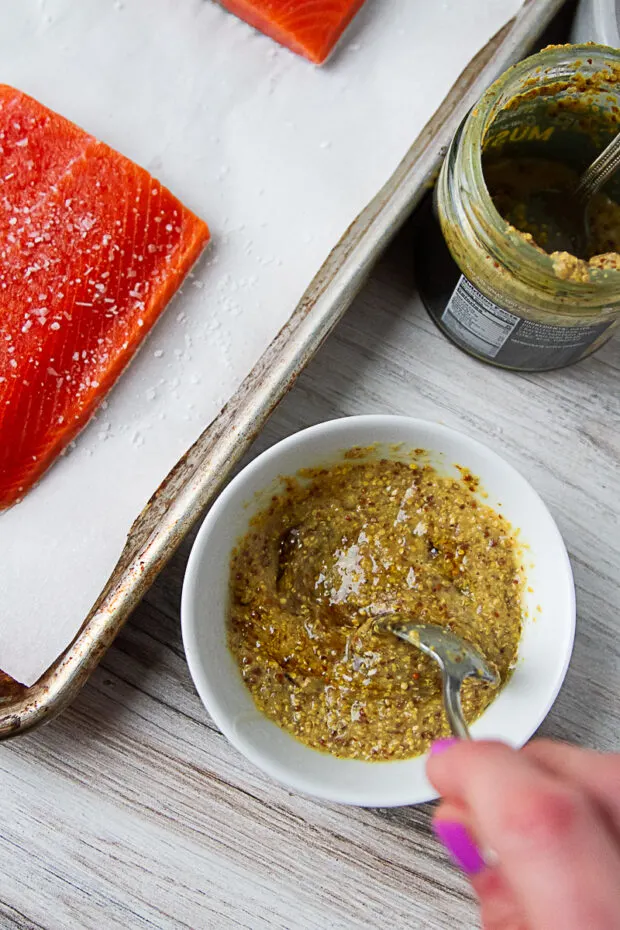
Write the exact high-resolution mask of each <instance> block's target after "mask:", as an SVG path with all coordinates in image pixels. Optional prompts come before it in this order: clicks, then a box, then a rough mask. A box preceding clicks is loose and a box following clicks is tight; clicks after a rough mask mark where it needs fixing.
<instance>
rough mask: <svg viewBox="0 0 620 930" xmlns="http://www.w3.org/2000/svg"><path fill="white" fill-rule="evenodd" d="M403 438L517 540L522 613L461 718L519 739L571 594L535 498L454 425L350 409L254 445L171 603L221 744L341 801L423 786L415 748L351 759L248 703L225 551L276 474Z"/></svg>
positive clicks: (529, 723)
mask: <svg viewBox="0 0 620 930" xmlns="http://www.w3.org/2000/svg"><path fill="white" fill-rule="evenodd" d="M375 443H379V444H380V445H384V446H386V447H389V446H392V445H393V444H394V443H403V444H404V446H405V448H409V449H417V448H423V449H425V450H427V451H428V452H429V453H430V460H431V462H432V464H434V465H435V467H436V468H439V469H440V470H441V471H442V472H444V473H446V474H454V475H455V476H457V475H458V472H457V471H456V470H455V468H454V465H455V464H458V465H462V466H464V467H466V468H468V469H469V470H470V471H471V472H472V474H474V475H477V476H479V477H480V479H481V482H482V489H483V490H484V491H486V493H487V494H488V498H487V499H486V502H487V503H489V504H490V505H491V506H492V507H494V508H495V509H496V510H498V511H499V512H501V513H503V514H504V516H505V517H506V518H507V520H508V521H509V522H510V523H511V524H512V526H513V528H514V529H515V530H516V529H520V531H521V536H520V538H521V541H522V542H523V543H526V544H527V546H528V547H529V548H528V549H527V550H526V551H527V557H526V559H525V567H526V574H527V585H528V587H529V588H530V589H531V591H529V592H528V593H527V594H526V595H525V597H526V609H527V614H528V619H527V620H526V622H525V625H524V631H523V636H522V639H521V643H520V647H519V660H518V663H517V667H516V669H515V671H514V674H513V675H512V678H511V679H510V681H509V682H508V684H507V685H506V687H505V688H504V689H503V690H502V691H501V693H500V694H499V696H498V697H497V698H496V700H495V701H494V702H493V703H492V704H491V706H490V707H489V708H488V709H487V710H486V711H485V713H484V714H483V715H482V717H481V718H480V719H479V720H478V721H476V723H475V724H474V725H473V727H472V734H473V736H474V737H476V738H488V739H494V738H497V739H503V740H505V741H506V742H508V743H511V744H512V745H514V746H521V745H522V744H523V743H525V742H526V740H527V739H528V738H529V737H530V736H531V735H532V733H534V731H535V730H536V729H537V728H538V726H539V725H540V723H541V722H542V720H543V719H544V717H545V715H546V714H547V712H548V711H549V708H550V707H551V705H552V704H553V701H554V700H555V697H556V695H557V693H558V691H559V689H560V687H561V685H562V681H563V680H564V676H565V674H566V669H567V667H568V663H569V660H570V656H571V651H572V646H573V638H574V631H575V593H574V585H573V577H572V572H571V567H570V562H569V559H568V555H567V553H566V549H565V547H564V543H563V541H562V537H561V536H560V533H559V531H558V529H557V527H556V525H555V523H554V521H553V519H552V517H551V515H550V514H549V511H548V510H547V508H546V507H545V505H544V504H543V502H542V500H541V499H540V497H539V496H538V494H536V492H535V491H534V490H533V489H532V487H531V486H530V485H529V484H528V483H527V481H525V479H524V478H522V477H521V475H520V474H519V473H518V472H517V471H515V469H514V468H512V466H510V465H508V464H507V463H506V462H505V461H504V460H503V459H501V458H500V457H499V456H498V455H496V453H495V452H492V451H491V450H490V449H487V448H486V447H485V446H483V445H481V444H480V443H479V442H476V441H475V440H473V439H470V438H468V437H467V436H464V435H463V434H461V433H458V432H456V431H455V430H452V429H448V428H447V427H445V426H440V425H439V424H437V423H431V422H427V421H424V420H414V419H410V418H408V417H394V416H360V417H350V418H346V419H341V420H331V421H329V422H327V423H321V424H319V425H318V426H313V427H311V428H310V429H306V430H303V431H302V432H300V433H296V434H295V435H293V436H289V437H288V438H287V439H285V440H283V441H282V442H279V443H278V444H277V445H275V446H273V447H272V448H271V449H268V450H267V451H266V452H263V454H262V455H259V456H258V458H256V459H254V461H252V462H251V463H250V464H249V465H248V466H247V467H246V468H244V470H243V471H242V472H240V473H239V474H238V475H237V476H236V477H235V478H234V479H233V481H231V483H230V484H229V485H228V487H227V488H226V489H225V490H224V491H223V493H222V494H221V495H220V497H219V498H218V500H217V501H216V502H215V504H214V505H213V507H212V508H211V510H210V511H209V513H208V514H207V517H206V519H205V521H204V523H203V524H202V527H201V528H200V531H199V533H198V536H197V537H196V542H195V543H194V547H193V549H192V553H191V556H190V559H189V563H188V566H187V572H186V575H185V582H184V585H183V598H182V603H181V621H182V628H183V642H184V645H185V653H186V655H187V661H188V663H189V669H190V672H191V674H192V678H193V679H194V683H195V685H196V688H197V690H198V694H199V695H200V697H201V699H202V702H203V704H204V705H205V707H206V708H207V710H208V711H209V713H210V714H211V716H212V717H213V720H214V721H215V723H216V724H217V726H218V727H219V728H220V729H221V730H222V732H223V733H224V734H225V735H226V736H227V737H228V739H229V740H230V742H231V743H232V744H233V745H234V746H236V748H237V749H238V750H239V751H240V752H242V753H243V754H244V755H245V756H247V758H248V759H250V760H251V761H252V762H253V763H254V764H255V765H257V766H259V767H260V768H261V769H263V770H264V771H265V772H266V773H267V774H268V775H271V776H272V777H273V778H275V779H277V780H278V781H280V782H282V783H283V784H285V785H288V786H289V787H291V788H293V789H295V790H296V791H301V792H304V793H306V794H310V795H315V796H316V797H319V798H323V799H325V800H328V801H336V802H340V803H343V804H358V805H362V806H365V807H391V806H398V805H403V804H417V803H421V802H423V801H429V800H431V799H432V798H433V797H435V793H434V791H433V789H432V787H431V785H430V784H429V782H428V781H427V779H426V775H425V772H424V767H425V757H424V756H421V757H417V758H414V759H408V760H406V761H399V762H358V761H356V760H352V759H339V758H337V757H336V756H332V755H328V754H327V753H322V752H318V751H316V750H314V749H310V748H309V747H307V746H304V745H303V744H302V743H300V742H298V741H297V740H296V739H295V738H294V737H292V736H290V735H289V734H288V733H287V732H286V731H285V730H282V729H280V727H278V726H276V724H275V723H272V722H271V721H270V720H268V719H267V718H266V717H264V716H263V714H261V713H260V712H259V711H257V710H256V708H255V705H254V702H253V700H252V697H251V695H250V692H249V691H248V689H247V688H246V686H245V684H244V683H243V680H242V678H241V674H240V672H239V670H238V667H237V665H236V662H235V660H234V659H233V656H232V654H231V653H230V652H229V650H228V647H227V641H226V627H227V613H228V594H229V593H228V581H229V564H230V555H231V550H232V549H233V547H234V546H235V544H236V542H237V541H238V540H239V538H240V537H241V536H242V535H243V534H244V533H245V532H246V530H247V527H248V522H249V520H250V519H251V517H252V516H253V515H254V514H255V513H257V512H258V511H259V510H260V509H261V507H262V506H263V505H264V504H265V503H266V501H267V500H268V499H269V497H270V496H271V495H272V494H273V493H274V491H277V490H278V489H279V486H280V482H279V478H280V476H285V475H292V474H295V473H296V472H297V471H298V470H299V469H300V468H308V467H313V466H317V465H324V464H326V463H330V462H333V461H335V460H337V459H338V458H339V455H340V453H342V452H343V451H344V450H346V449H348V448H350V447H352V446H370V445H373V444H375Z"/></svg>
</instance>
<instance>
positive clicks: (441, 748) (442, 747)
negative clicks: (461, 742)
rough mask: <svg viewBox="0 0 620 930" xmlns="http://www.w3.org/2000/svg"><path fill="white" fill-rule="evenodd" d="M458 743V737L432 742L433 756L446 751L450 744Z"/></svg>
mask: <svg viewBox="0 0 620 930" xmlns="http://www.w3.org/2000/svg"><path fill="white" fill-rule="evenodd" d="M457 743H458V740H457V739H452V738H449V739H437V740H435V742H434V743H432V744H431V756H438V755H439V754H440V753H442V752H445V751H446V749H449V748H450V746H456V744H457Z"/></svg>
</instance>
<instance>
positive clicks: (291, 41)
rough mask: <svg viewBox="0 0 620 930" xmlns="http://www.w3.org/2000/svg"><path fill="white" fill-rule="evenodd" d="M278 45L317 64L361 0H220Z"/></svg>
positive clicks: (331, 47) (358, 6) (323, 57)
mask: <svg viewBox="0 0 620 930" xmlns="http://www.w3.org/2000/svg"><path fill="white" fill-rule="evenodd" d="M220 2H221V3H222V6H225V7H226V9H227V10H230V12H231V13H235V15H236V16H238V17H239V18H240V19H244V20H245V21H246V23H249V24H250V25H251V26H254V27H255V28H256V29H260V31H261V32H264V33H265V35H268V36H269V37H270V38H272V39H275V41H276V42H279V43H280V45H284V46H286V48H290V49H291V51H293V52H297V54H298V55H303V56H304V57H305V58H309V59H310V61H313V62H315V64H317V65H320V64H321V63H322V62H324V61H325V59H326V58H327V56H328V55H329V53H330V52H331V50H332V49H333V47H334V45H335V44H336V42H337V41H338V39H339V38H340V36H341V35H342V33H343V32H344V30H345V29H346V28H347V26H348V25H349V23H350V22H351V20H352V19H353V17H354V16H355V14H356V13H357V12H358V10H360V9H361V7H362V6H363V4H364V0H220Z"/></svg>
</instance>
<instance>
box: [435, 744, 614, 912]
mask: <svg viewBox="0 0 620 930" xmlns="http://www.w3.org/2000/svg"><path fill="white" fill-rule="evenodd" d="M427 771H428V776H429V778H430V780H431V782H432V783H433V785H434V786H435V788H436V789H437V791H438V792H439V793H440V795H441V796H442V798H443V800H442V801H441V803H440V804H439V806H438V808H437V811H436V813H435V818H434V823H433V826H434V829H435V832H436V833H437V836H438V837H439V839H440V840H441V841H442V842H443V843H444V845H445V846H446V847H447V849H448V850H449V852H450V853H451V855H452V857H453V859H454V860H455V861H456V862H457V863H458V864H459V865H460V866H461V868H463V870H464V871H465V872H466V873H467V874H468V875H469V877H470V879H471V882H472V885H473V887H474V890H475V891H476V894H477V895H478V898H479V901H480V908H481V917H482V922H483V926H484V928H485V930H500V928H501V930H550V928H552V930H554V928H557V930H618V928H620V755H603V754H602V753H597V752H591V751H589V750H584V749H578V748H577V747H574V746H568V745H566V744H563V743H553V742H550V741H548V740H538V741H535V742H532V743H530V744H529V745H528V746H526V747H525V749H522V750H520V751H516V750H514V749H510V748H509V747H508V746H505V745H503V744H502V743H491V742H456V741H452V740H442V741H440V742H439V743H436V744H435V745H434V747H433V751H432V753H431V757H430V759H429V762H428V766H427ZM480 850H492V852H487V854H486V855H483V854H482V853H481V852H480Z"/></svg>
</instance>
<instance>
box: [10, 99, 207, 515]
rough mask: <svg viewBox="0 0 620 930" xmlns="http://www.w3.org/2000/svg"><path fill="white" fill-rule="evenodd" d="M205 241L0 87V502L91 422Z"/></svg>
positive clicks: (80, 135) (102, 152) (179, 214)
mask: <svg viewBox="0 0 620 930" xmlns="http://www.w3.org/2000/svg"><path fill="white" fill-rule="evenodd" d="M208 239H209V230H208V227H207V226H206V224H205V223H204V222H203V221H202V220H200V219H199V218H198V217H196V216H194V214H193V213H191V212H190V211H189V210H188V209H186V208H185V207H184V206H183V205H182V204H181V203H180V202H179V201H178V200H177V199H176V198H175V197H173V195H172V194H171V193H170V191H168V190H166V188H165V187H162V185H161V184H160V183H159V182H158V181H156V180H155V179H154V178H152V177H151V176H150V175H149V174H148V173H147V172H146V171H144V169H143V168H140V167H138V166H137V165H135V164H133V162H131V161H129V159H127V158H125V157H124V156H122V155H119V154H118V152H115V151H113V150H112V149H111V148H109V147H108V146H107V145H104V144H103V143H102V142H99V141H97V139H94V138H93V137H92V136H89V135H88V134H87V133H85V132H84V131H83V130H82V129H79V128H78V127H77V126H75V125H74V124H73V123H70V122H69V121H68V120H66V119H64V118H63V117H62V116H59V115H58V114H57V113H53V112H52V111H51V110H48V109H47V108H46V107H44V106H42V105H41V104H40V103H38V102H37V101H36V100H33V99H32V98H31V97H28V96H26V95H25V94H23V93H21V92H20V91H18V90H14V89H13V88H12V87H7V86H4V85H0V509H4V508H6V507H9V506H10V505H11V504H14V503H16V501H18V500H19V499H20V498H22V497H23V495H24V494H25V493H26V491H28V489H29V488H30V487H31V486H32V485H33V484H34V483H35V481H37V480H38V479H39V478H40V477H41V475H42V474H43V472H44V471H45V470H46V469H47V468H48V467H49V466H50V465H51V463H52V462H53V461H54V459H55V458H56V456H58V454H59V453H60V452H61V451H62V450H63V449H64V447H65V446H66V445H67V443H68V442H70V440H71V439H73V437H74V436H75V435H76V433H77V432H78V431H79V430H80V429H81V428H82V427H83V426H84V424H85V423H86V422H87V420H88V419H89V417H90V416H91V415H92V413H93V412H94V410H95V408H96V407H97V405H98V404H99V403H100V402H101V400H102V399H103V398H104V396H105V395H106V393H107V392H108V391H109V390H110V388H111V387H112V385H113V384H114V382H115V381H116V379H117V378H118V376H119V375H120V373H121V372H122V370H123V368H124V367H125V366H126V365H127V363H128V362H129V361H130V360H131V358H132V356H133V355H134V353H135V352H136V350H137V348H138V347H139V345H140V343H141V342H142V340H143V339H144V337H145V336H146V334H147V333H148V331H149V330H150V329H151V327H152V326H153V324H154V323H155V322H156V320H157V318H158V317H159V315H160V313H161V312H162V310H163V309H164V307H165V306H166V304H167V303H168V301H169V300H170V298H171V297H172V295H173V294H174V292H175V291H176V290H177V288H178V287H179V285H180V284H181V282H182V280H183V278H184V276H185V274H186V273H187V271H188V270H189V268H190V267H191V265H192V263H193V262H194V261H195V259H196V258H197V257H198V255H199V254H200V252H201V251H202V249H203V248H204V246H205V245H206V243H207V241H208Z"/></svg>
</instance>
